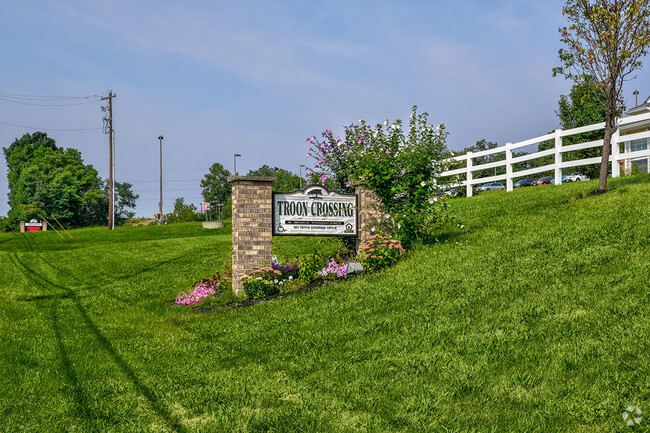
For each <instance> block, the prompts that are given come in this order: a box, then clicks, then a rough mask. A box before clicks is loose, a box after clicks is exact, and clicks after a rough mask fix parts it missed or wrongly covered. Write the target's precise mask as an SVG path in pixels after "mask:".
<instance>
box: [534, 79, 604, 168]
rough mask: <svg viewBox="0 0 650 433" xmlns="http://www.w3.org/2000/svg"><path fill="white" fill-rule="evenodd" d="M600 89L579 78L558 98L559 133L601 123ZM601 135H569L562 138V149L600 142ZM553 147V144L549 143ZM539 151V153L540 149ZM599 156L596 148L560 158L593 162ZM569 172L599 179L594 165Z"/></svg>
mask: <svg viewBox="0 0 650 433" xmlns="http://www.w3.org/2000/svg"><path fill="white" fill-rule="evenodd" d="M600 87H601V85H600V84H598V83H597V82H595V81H594V79H593V78H591V77H583V79H582V80H581V81H578V82H576V83H575V84H574V85H573V86H572V87H571V92H569V94H568V95H562V96H560V100H559V101H558V110H557V111H556V112H555V114H557V116H558V118H559V119H560V126H561V127H562V129H572V128H578V127H580V126H587V125H593V124H594V123H600V122H604V121H605V108H604V107H605V105H606V103H607V101H606V98H605V95H604V94H603V93H602V92H601V90H600ZM602 138H603V136H602V132H601V131H592V132H586V133H582V134H574V135H569V136H566V137H563V138H562V145H563V146H567V145H570V144H577V143H587V142H589V141H596V140H600V139H602ZM553 146H555V144H554V143H553ZM540 150H542V149H540ZM601 154H602V150H601V149H600V148H599V147H592V148H590V149H581V150H576V151H573V152H567V153H564V154H563V159H564V160H566V161H572V160H578V159H586V158H595V157H597V156H600V155H601ZM571 171H579V172H581V173H583V174H585V175H587V176H589V177H591V178H597V177H598V176H599V171H600V168H599V167H598V166H596V165H594V164H592V165H585V166H580V167H574V168H571Z"/></svg>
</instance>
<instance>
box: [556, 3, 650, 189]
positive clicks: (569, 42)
mask: <svg viewBox="0 0 650 433" xmlns="http://www.w3.org/2000/svg"><path fill="white" fill-rule="evenodd" d="M562 14H563V15H565V16H566V17H567V20H568V21H569V23H570V25H569V27H568V28H567V27H562V28H560V29H559V30H560V35H561V41H562V42H563V43H564V44H566V49H564V48H563V49H560V50H559V55H560V60H561V62H562V66H558V67H556V68H554V69H553V75H557V74H562V75H564V76H565V77H566V78H568V79H572V80H574V81H576V82H578V81H580V80H582V79H584V77H585V76H589V77H592V78H593V79H594V80H595V82H596V83H598V88H599V90H600V92H601V93H602V94H603V96H604V100H605V104H604V107H603V109H604V111H605V135H604V139H603V150H602V159H601V164H600V175H599V181H598V189H601V190H603V189H605V188H606V187H607V172H608V165H609V164H608V162H609V154H610V150H611V138H612V135H613V134H614V132H615V131H616V128H617V125H616V117H617V116H618V115H620V112H621V106H622V102H623V101H622V90H623V82H624V81H625V80H626V78H627V77H628V76H630V75H631V74H632V73H633V72H634V71H636V70H637V69H640V68H641V66H642V64H641V60H640V59H641V58H642V57H643V56H645V55H646V53H647V51H648V46H649V45H650V0H567V2H566V5H565V6H564V7H563V8H562Z"/></svg>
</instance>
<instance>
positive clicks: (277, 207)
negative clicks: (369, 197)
mask: <svg viewBox="0 0 650 433" xmlns="http://www.w3.org/2000/svg"><path fill="white" fill-rule="evenodd" d="M357 205H358V202H357V195H356V194H339V193H337V192H334V191H328V190H327V189H325V188H324V187H322V186H320V185H309V186H307V187H305V188H304V189H302V190H296V191H292V192H274V193H273V236H282V235H289V236H295V235H314V236H357Z"/></svg>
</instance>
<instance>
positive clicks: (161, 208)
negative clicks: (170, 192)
mask: <svg viewBox="0 0 650 433" xmlns="http://www.w3.org/2000/svg"><path fill="white" fill-rule="evenodd" d="M158 140H160V213H159V214H158V224H160V223H161V222H162V215H163V200H162V141H163V136H162V135H159V136H158Z"/></svg>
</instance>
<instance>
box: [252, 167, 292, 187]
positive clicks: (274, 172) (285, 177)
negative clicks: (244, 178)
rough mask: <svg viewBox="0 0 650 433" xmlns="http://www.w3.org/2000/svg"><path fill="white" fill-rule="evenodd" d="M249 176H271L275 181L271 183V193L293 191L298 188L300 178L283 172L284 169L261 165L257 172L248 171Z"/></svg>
mask: <svg viewBox="0 0 650 433" xmlns="http://www.w3.org/2000/svg"><path fill="white" fill-rule="evenodd" d="M248 175H249V176H273V177H275V178H276V180H275V181H274V182H273V186H272V188H273V191H293V190H294V189H298V188H300V176H298V175H297V174H294V173H292V172H290V171H289V170H285V169H284V168H278V167H269V166H268V165H266V164H265V165H263V166H261V167H260V168H258V169H257V170H249V171H248Z"/></svg>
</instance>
